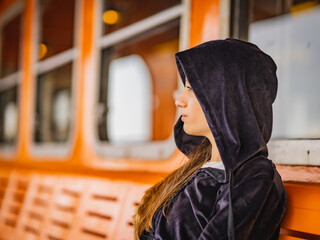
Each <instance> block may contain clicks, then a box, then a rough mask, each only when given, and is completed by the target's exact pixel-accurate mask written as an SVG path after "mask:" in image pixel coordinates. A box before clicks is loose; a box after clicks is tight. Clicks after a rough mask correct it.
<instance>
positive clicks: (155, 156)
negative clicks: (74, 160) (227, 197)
mask: <svg viewBox="0 0 320 240" xmlns="http://www.w3.org/2000/svg"><path fill="white" fill-rule="evenodd" d="M98 9H102V0H100V1H98V4H97V12H99V11H98ZM101 14H102V13H101V12H100V14H98V15H99V16H97V19H96V21H97V26H98V28H97V29H96V35H97V39H99V41H98V46H97V49H96V51H97V54H96V59H97V60H96V62H97V64H96V65H97V66H100V59H101V58H100V57H101V52H102V50H103V49H104V48H107V47H110V46H112V45H114V44H116V43H119V42H122V41H124V40H126V39H129V38H132V37H134V36H136V35H138V34H141V33H143V32H145V31H147V30H150V29H153V28H155V27H157V26H160V25H162V24H165V23H167V22H169V21H171V20H174V19H177V18H179V17H180V33H179V34H180V35H179V50H180V51H181V50H184V49H186V48H187V47H188V45H189V24H190V0H183V1H182V3H181V4H180V5H177V6H174V7H171V8H169V9H166V10H164V11H161V12H159V13H157V14H154V15H152V16H150V17H147V18H145V19H143V20H141V21H138V22H136V23H133V24H131V25H129V26H126V27H124V28H122V29H120V30H118V31H115V32H113V33H110V34H108V35H106V36H102V32H101V31H102V26H101V22H102V21H100V20H99V19H100V18H101ZM101 36H102V37H101ZM99 69H100V67H99V68H97V70H96V71H99ZM95 79H96V81H95V83H96V86H95V94H94V96H96V99H95V104H96V106H95V109H98V103H99V101H98V97H97V96H99V91H98V90H99V87H98V86H99V84H100V74H97V76H96V78H95ZM177 80H178V88H179V89H181V87H182V86H181V80H180V78H179V77H178V78H177ZM95 113H96V112H95ZM95 115H96V114H91V116H95ZM178 117H179V111H177V112H176V117H175V120H177V119H178ZM90 122H92V123H94V124H93V125H92V126H90V129H92V128H93V129H92V131H91V132H92V133H94V136H93V148H94V149H95V151H96V152H97V153H98V154H99V155H101V156H103V157H116V158H119V159H120V158H126V159H132V160H135V159H141V158H143V159H146V160H161V159H166V158H169V157H170V156H171V155H172V154H173V153H174V151H175V149H176V145H175V143H174V136H173V133H172V134H171V136H170V137H169V138H167V139H165V140H162V141H151V142H147V143H143V144H128V145H121V146H117V145H113V144H110V143H107V142H104V141H101V140H99V137H98V134H97V127H98V126H97V123H96V121H94V120H91V121H90ZM172 132H173V129H172Z"/></svg>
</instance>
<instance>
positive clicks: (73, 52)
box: [30, 0, 83, 160]
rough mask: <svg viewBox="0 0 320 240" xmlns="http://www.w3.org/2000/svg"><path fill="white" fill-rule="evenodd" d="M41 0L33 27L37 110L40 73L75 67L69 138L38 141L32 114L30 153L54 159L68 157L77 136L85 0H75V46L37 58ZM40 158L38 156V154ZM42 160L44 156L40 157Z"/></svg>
mask: <svg viewBox="0 0 320 240" xmlns="http://www.w3.org/2000/svg"><path fill="white" fill-rule="evenodd" d="M39 5H40V0H37V1H36V3H35V5H34V7H35V11H34V12H35V14H34V19H33V23H34V26H35V30H34V33H33V34H34V36H33V39H34V46H33V48H34V55H33V56H34V57H33V60H32V62H33V80H34V88H33V92H34V93H35V94H34V99H33V104H32V108H33V111H32V112H34V113H35V110H36V101H39V99H37V98H36V93H37V91H38V89H37V82H38V76H39V75H41V74H44V73H46V72H49V71H51V70H54V69H56V68H58V67H62V66H64V65H66V64H68V63H71V64H72V70H71V74H72V77H71V91H70V93H71V99H70V100H71V101H70V103H71V105H70V109H71V115H70V116H71V118H70V123H71V124H70V132H69V137H68V140H67V141H66V142H63V143H57V142H49V143H37V142H35V141H34V133H35V117H32V118H31V126H30V128H31V153H32V154H33V155H35V156H41V157H53V158H55V160H66V159H65V157H66V156H67V155H68V154H70V153H71V151H72V146H73V144H74V141H75V140H74V138H75V136H74V135H75V128H74V124H72V123H73V122H74V120H75V117H76V111H75V101H76V95H77V94H76V88H77V85H76V84H77V79H78V72H79V71H78V68H79V49H80V47H79V46H80V43H81V39H79V32H80V31H79V28H78V27H77V26H79V24H80V23H81V20H80V14H81V13H80V11H81V10H82V8H81V7H82V5H83V4H82V0H80V1H78V0H75V6H74V11H75V12H74V19H73V21H74V36H73V48H70V49H67V50H64V51H63V52H60V53H58V54H56V55H54V56H52V57H49V58H47V59H44V60H38V55H39V48H38V43H39V37H40V36H39V32H40V24H39V23H40V16H39V10H40V7H39ZM35 159H38V158H35ZM39 160H42V159H41V158H40V159H39Z"/></svg>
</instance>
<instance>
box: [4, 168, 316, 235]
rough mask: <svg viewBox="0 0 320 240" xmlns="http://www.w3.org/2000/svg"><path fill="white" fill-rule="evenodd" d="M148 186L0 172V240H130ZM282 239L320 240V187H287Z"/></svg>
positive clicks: (93, 179) (304, 184) (290, 184)
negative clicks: (137, 210)
mask: <svg viewBox="0 0 320 240" xmlns="http://www.w3.org/2000/svg"><path fill="white" fill-rule="evenodd" d="M148 187H149V185H144V184H135V183H130V182H121V181H110V180H106V179H98V178H86V177H74V176H66V175H63V176H59V175H42V174H37V173H34V174H22V173H18V172H15V171H13V172H11V173H10V174H9V173H0V239H1V240H36V239H37V240H38V239H48V240H74V239H77V240H102V239H115V240H130V239H133V223H132V215H133V213H134V210H135V208H136V206H137V205H138V204H139V201H140V199H141V197H142V195H143V193H144V191H145V190H146V189H147V188H148ZM285 187H286V190H287V196H288V204H287V211H286V215H285V218H284V220H283V223H282V228H281V232H280V240H298V239H309V240H315V239H320V184H315V183H296V182H287V183H285Z"/></svg>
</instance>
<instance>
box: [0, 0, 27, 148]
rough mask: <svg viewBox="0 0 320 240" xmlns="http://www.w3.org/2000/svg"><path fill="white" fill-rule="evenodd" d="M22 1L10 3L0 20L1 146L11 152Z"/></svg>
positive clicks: (14, 138) (14, 134) (15, 131)
mask: <svg viewBox="0 0 320 240" xmlns="http://www.w3.org/2000/svg"><path fill="white" fill-rule="evenodd" d="M22 9H23V5H22V4H21V2H18V3H17V4H14V5H12V6H11V7H10V8H9V9H8V10H7V11H6V12H5V13H4V14H3V15H2V18H1V23H0V31H1V33H0V147H1V148H2V149H5V148H6V149H8V151H12V150H13V148H14V147H15V144H16V142H17V134H18V91H19V85H20V79H19V76H20V55H21V51H20V41H21V23H22Z"/></svg>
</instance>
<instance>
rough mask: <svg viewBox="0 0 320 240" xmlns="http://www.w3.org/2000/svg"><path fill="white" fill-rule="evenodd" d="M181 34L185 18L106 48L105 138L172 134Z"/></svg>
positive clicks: (144, 138) (103, 83)
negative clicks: (176, 57)
mask: <svg viewBox="0 0 320 240" xmlns="http://www.w3.org/2000/svg"><path fill="white" fill-rule="evenodd" d="M178 39H179V19H177V20H174V21H172V22H169V23H167V24H165V25H163V26H160V27H158V28H155V29H153V30H150V31H148V32H145V33H143V34H141V35H138V36H137V37H135V38H132V39H130V40H127V41H125V42H123V43H119V44H117V45H115V46H113V47H111V48H107V49H105V50H103V51H102V60H101V82H100V84H101V85H100V97H99V98H100V107H101V108H100V115H99V121H98V122H99V126H98V128H99V138H100V139H101V140H105V141H111V142H117V143H119V142H121V143H126V142H146V141H150V140H164V139H167V138H168V137H169V136H170V134H171V133H172V128H173V125H174V121H175V113H176V108H175V105H174V98H173V92H174V91H175V90H176V88H177V72H176V67H175V60H174V53H176V52H177V51H178V49H179V46H178V42H179V40H178ZM119 118H121V119H122V120H119Z"/></svg>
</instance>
